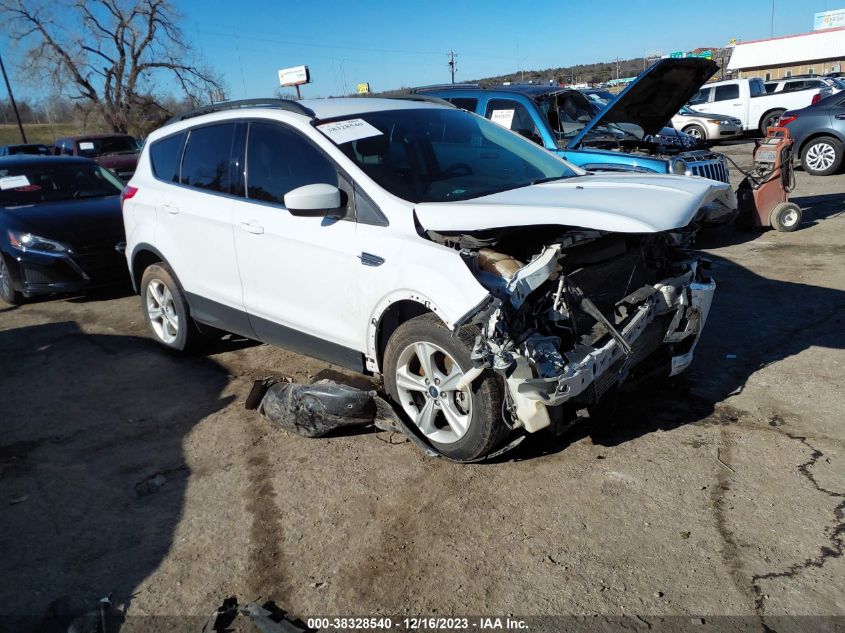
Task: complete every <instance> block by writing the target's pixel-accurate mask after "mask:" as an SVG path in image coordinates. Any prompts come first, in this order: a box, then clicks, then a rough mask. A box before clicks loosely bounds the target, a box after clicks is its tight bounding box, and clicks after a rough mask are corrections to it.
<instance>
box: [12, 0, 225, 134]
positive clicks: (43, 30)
mask: <svg viewBox="0 0 845 633" xmlns="http://www.w3.org/2000/svg"><path fill="white" fill-rule="evenodd" d="M56 15H59V16H61V22H59V21H58V20H56V19H54V17H53V16H56ZM0 16H2V18H3V19H4V21H5V22H6V23H7V24H8V25H9V28H10V32H11V35H12V37H13V39H14V40H15V41H16V42H17V43H18V44H19V45H20V46H21V47H23V55H22V60H23V61H22V62H21V64H20V65H21V67H22V70H23V72H24V73H26V74H27V76H29V77H38V78H40V79H39V81H43V82H46V81H52V82H53V86H58V87H60V88H61V89H62V91H63V92H66V93H67V94H69V95H70V96H71V97H72V98H74V99H77V100H80V101H81V102H82V103H84V104H85V105H86V106H89V107H90V108H91V109H94V110H95V111H98V112H99V113H100V114H101V115H102V117H103V119H104V120H105V122H106V123H107V124H108V125H109V126H110V127H111V128H112V129H113V130H114V131H115V132H126V131H128V130H129V129H130V128H138V127H145V125H144V121H145V120H147V121H148V120H150V119H161V118H162V117H163V116H165V115H166V114H168V113H167V111H166V108H165V106H164V105H163V103H164V99H163V97H161V96H157V93H159V92H161V82H162V81H166V80H167V79H169V80H170V81H175V83H176V84H177V85H178V86H180V87H181V89H182V91H184V93H185V95H186V96H187V97H188V98H189V99H190V100H191V101H192V102H194V103H199V102H204V101H206V100H208V99H209V97H210V95H211V96H212V97H211V98H213V99H214V100H219V97H220V96H221V95H222V94H224V91H223V86H222V82H221V80H220V77H219V76H218V75H217V74H216V73H214V72H213V71H211V70H210V69H209V68H207V67H206V66H204V65H203V64H202V63H201V62H199V61H198V60H197V59H196V58H195V57H194V55H193V54H192V52H191V49H190V48H189V46H188V44H187V42H186V38H185V35H184V34H183V32H182V30H181V29H180V28H179V25H178V24H179V19H180V16H179V15H178V14H177V12H176V10H175V9H174V8H173V5H172V4H171V3H170V2H169V0H0ZM156 113H157V115H156Z"/></svg>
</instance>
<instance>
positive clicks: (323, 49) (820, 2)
mask: <svg viewBox="0 0 845 633" xmlns="http://www.w3.org/2000/svg"><path fill="white" fill-rule="evenodd" d="M173 2H174V4H175V5H176V6H177V7H179V8H180V10H181V12H182V13H183V14H184V16H185V20H184V21H183V23H182V26H183V28H184V30H185V32H186V35H187V36H188V38H189V39H190V41H191V42H192V43H193V44H194V45H195V46H196V47H197V48H198V49H199V50H200V51H201V52H202V54H203V55H204V57H205V59H206V61H207V62H209V63H210V64H212V65H213V66H214V67H215V68H217V69H218V70H219V71H220V72H221V73H222V74H223V77H224V79H225V81H226V84H227V86H228V93H229V96H230V97H231V98H244V97H255V96H266V95H270V94H273V92H274V91H275V90H276V88H277V87H278V75H277V71H278V69H279V68H284V67H288V66H297V65H300V64H307V65H308V66H309V67H310V70H311V75H312V79H313V82H314V83H313V84H310V85H308V86H304V87H303V96H304V97H306V96H307V97H317V96H329V95H333V94H341V93H344V92H349V91H354V89H355V85H356V84H357V83H358V82H365V81H366V82H369V83H370V85H371V86H372V88H373V89H374V90H385V89H390V88H398V87H400V86H411V85H423V84H429V83H440V82H447V81H448V80H449V69H448V67H447V64H446V62H447V53H448V52H449V51H450V50H454V51H455V52H456V53H457V54H458V58H457V61H458V71H457V80H469V79H474V78H479V77H484V76H489V75H496V74H502V73H506V72H511V71H514V70H517V69H519V68H520V67H523V68H526V69H541V68H548V67H554V66H566V65H570V64H577V63H589V62H596V61H609V60H611V59H613V58H615V57H617V56H618V57H621V58H623V59H624V58H630V57H639V56H642V55H643V53H644V52H646V51H655V50H657V51H661V52H663V53H669V52H671V51H676V50H690V49H692V48H696V47H699V46H720V45H723V44H726V43H727V42H728V41H729V40H730V39H731V38H734V37H735V38H739V39H743V40H750V39H757V38H761V37H768V36H769V31H770V18H771V8H772V0H703V1H701V2H683V1H679V0H672V1H668V0H651V1H647V0H629V1H627V2H624V1H618V0H606V1H605V2H584V1H579V2H573V1H571V0H557V1H547V0H520V1H519V2H516V1H514V0H511V1H503V0H485V1H484V2H481V1H465V2H460V1H455V0H452V1H443V0H427V1H424V2H419V1H417V2H405V1H403V0H394V1H392V2H388V1H384V0H371V1H367V0H365V1H363V2H348V1H345V2H339V1H328V0H310V1H306V2H302V1H300V2H296V3H292V2H283V1H275V2H273V1H252V0H242V1H241V2H239V3H235V2H232V0H173ZM774 3H775V19H774V34H775V35H787V34H791V33H799V32H804V31H809V30H811V29H812V20H813V13H814V12H816V11H824V10H828V9H836V8H845V0H789V1H787V0H774ZM56 18H57V19H61V15H57V16H56ZM4 39H5V38H0V45H2V46H3V51H4V52H5V51H6V50H7V43H6V42H5V41H3V40H4ZM12 72H13V75H14V74H15V72H14V70H13V71H12ZM28 91H29V90H28V89H27V88H24V87H23V86H21V90H20V92H21V93H23V94H24V95H26V94H27V92H28ZM39 92H40V91H39ZM2 93H5V90H3V91H0V94H2ZM4 96H5V95H4Z"/></svg>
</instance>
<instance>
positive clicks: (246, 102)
mask: <svg viewBox="0 0 845 633" xmlns="http://www.w3.org/2000/svg"><path fill="white" fill-rule="evenodd" d="M240 108H276V109H278V110H287V111H288V112H296V113H297V114H304V115H305V116H308V117H313V116H314V111H313V110H311V109H310V108H306V107H305V106H304V105H302V104H301V103H298V102H296V101H292V100H291V99H278V98H275V97H266V98H259V99H240V100H238V101H221V102H219V103H210V104H208V105H206V106H202V107H200V108H197V109H195V110H189V111H188V112H182V113H181V114H177V115H175V116H173V117H171V118H170V119H169V120H168V121H167V123H165V125H170V124H171V123H178V122H179V121H184V120H185V119H191V118H193V117H195V116H202V115H203V114H211V113H212V112H224V111H226V110H238V109H240Z"/></svg>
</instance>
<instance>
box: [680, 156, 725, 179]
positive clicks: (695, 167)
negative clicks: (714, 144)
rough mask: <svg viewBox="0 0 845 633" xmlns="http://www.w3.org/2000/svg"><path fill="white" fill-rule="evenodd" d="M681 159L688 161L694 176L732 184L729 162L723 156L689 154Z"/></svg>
mask: <svg viewBox="0 0 845 633" xmlns="http://www.w3.org/2000/svg"><path fill="white" fill-rule="evenodd" d="M681 158H683V159H684V160H685V161H687V164H688V165H689V168H690V171H691V172H692V175H693V176H700V177H702V178H709V179H710V180H718V181H719V182H726V183H730V181H731V177H730V172H729V171H728V161H727V159H726V158H725V157H724V156H722V155H721V154H711V153H709V152H689V153H686V154H682V155H681Z"/></svg>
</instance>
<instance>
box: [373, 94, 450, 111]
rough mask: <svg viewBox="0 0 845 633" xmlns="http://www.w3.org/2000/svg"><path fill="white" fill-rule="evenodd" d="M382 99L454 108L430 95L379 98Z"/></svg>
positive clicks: (444, 100) (443, 100)
mask: <svg viewBox="0 0 845 633" xmlns="http://www.w3.org/2000/svg"><path fill="white" fill-rule="evenodd" d="M380 98H382V99H405V100H407V101H425V102H426V103H436V104H438V105H444V106H449V107H450V108H455V107H457V106H455V104H454V103H450V102H448V101H446V99H441V98H440V97H434V96H430V95H418V94H407V95H390V96H389V97H388V96H385V97H380Z"/></svg>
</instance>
